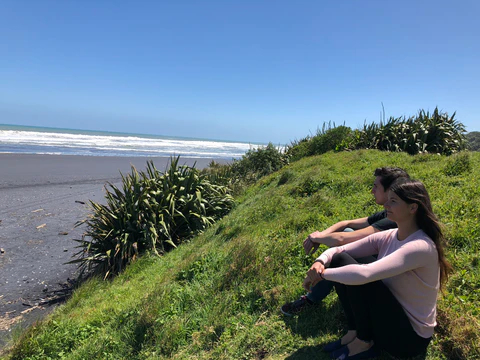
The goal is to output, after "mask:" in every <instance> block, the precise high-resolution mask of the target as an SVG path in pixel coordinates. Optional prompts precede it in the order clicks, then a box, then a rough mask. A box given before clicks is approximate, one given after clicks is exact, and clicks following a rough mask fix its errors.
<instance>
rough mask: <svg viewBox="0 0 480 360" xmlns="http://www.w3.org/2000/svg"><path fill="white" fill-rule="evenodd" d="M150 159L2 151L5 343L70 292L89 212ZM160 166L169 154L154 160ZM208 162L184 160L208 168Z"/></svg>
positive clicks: (0, 262) (0, 280)
mask: <svg viewBox="0 0 480 360" xmlns="http://www.w3.org/2000/svg"><path fill="white" fill-rule="evenodd" d="M147 160H150V158H140V157H129V158H127V157H87V156H62V155H24V154H0V348H2V347H3V346H4V345H5V343H6V342H7V341H8V339H9V337H10V334H11V331H12V329H13V327H15V326H27V325H29V324H31V323H33V322H34V321H35V320H38V319H41V318H43V317H44V316H45V315H46V314H47V313H48V312H50V311H51V310H52V309H53V308H54V307H55V306H57V305H58V304H59V303H61V302H62V301H63V299H64V297H65V294H68V293H69V291H70V289H71V285H72V282H73V280H74V279H75V277H76V265H72V264H70V265H66V264H65V263H66V262H68V261H70V260H72V256H73V254H74V253H75V252H76V251H78V249H76V248H75V247H76V246H77V243H76V242H75V241H73V239H80V238H81V236H82V233H83V232H84V230H85V228H84V226H80V227H75V224H76V223H77V222H78V221H80V220H83V219H85V218H86V216H87V215H88V213H89V212H90V210H89V207H88V202H89V200H93V201H95V202H103V201H104V185H105V183H106V182H110V183H113V184H116V185H119V184H120V182H121V176H120V172H121V173H123V174H127V173H129V172H130V170H131V165H134V166H135V167H136V168H137V170H144V169H145V166H146V164H147ZM151 160H153V161H154V164H155V166H156V167H157V169H159V170H160V171H164V170H165V169H166V167H167V166H168V164H169V161H170V159H169V158H151ZM210 161H211V160H209V159H188V158H180V164H181V165H183V164H186V165H189V166H193V164H194V163H196V167H197V168H204V167H207V166H208V164H209V163H210Z"/></svg>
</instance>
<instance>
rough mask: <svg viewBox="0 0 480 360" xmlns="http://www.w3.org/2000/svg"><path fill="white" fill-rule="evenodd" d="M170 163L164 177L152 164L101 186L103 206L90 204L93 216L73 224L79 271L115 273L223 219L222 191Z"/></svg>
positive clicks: (226, 196) (225, 196)
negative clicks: (79, 228) (81, 228)
mask: <svg viewBox="0 0 480 360" xmlns="http://www.w3.org/2000/svg"><path fill="white" fill-rule="evenodd" d="M178 161H179V157H177V158H175V159H171V161H170V167H169V169H168V170H167V171H166V172H165V173H161V172H160V171H158V170H157V169H156V168H155V166H154V164H153V162H152V161H150V162H148V163H147V170H146V172H138V171H137V170H136V169H135V168H134V167H132V169H131V173H130V174H128V175H126V176H123V175H122V188H121V189H120V188H117V187H116V186H115V185H113V184H108V186H106V188H105V189H106V195H105V198H106V204H105V205H103V204H99V203H96V202H93V201H90V205H91V208H92V210H93V214H92V215H91V216H90V217H89V218H88V219H86V220H83V221H81V222H79V223H78V224H77V225H80V224H83V223H86V224H87V230H86V232H85V234H84V235H83V237H82V239H80V240H76V241H78V242H79V243H80V245H79V247H80V248H81V250H80V251H79V252H78V253H77V254H75V255H76V256H77V259H75V260H73V261H72V262H71V263H78V264H79V267H80V269H81V271H82V272H83V271H86V270H87V271H92V272H93V273H99V274H102V275H103V276H104V277H105V278H107V277H109V276H112V275H115V274H118V273H119V272H121V271H122V270H123V269H124V268H125V266H126V265H127V264H128V263H129V262H131V261H132V260H134V259H135V258H136V257H137V256H138V255H139V254H141V253H143V252H145V251H152V252H154V253H156V254H161V253H164V252H165V251H168V250H170V249H172V248H175V247H176V246H177V245H178V244H180V243H181V242H182V241H184V240H186V239H189V238H190V237H192V236H194V235H196V234H198V233H200V232H202V231H203V230H204V229H206V228H207V227H208V226H210V225H212V224H213V223H214V222H215V221H216V220H218V219H219V218H221V217H222V216H224V215H225V214H227V213H228V212H229V211H230V209H231V208H232V206H233V204H234V200H233V197H232V196H231V195H230V190H229V188H228V187H226V186H222V185H216V184H213V183H211V182H210V181H209V180H208V179H207V177H206V176H205V175H202V174H201V173H200V172H199V171H198V170H197V169H195V168H194V167H188V166H178Z"/></svg>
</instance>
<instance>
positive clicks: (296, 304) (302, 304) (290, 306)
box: [280, 295, 313, 316]
mask: <svg viewBox="0 0 480 360" xmlns="http://www.w3.org/2000/svg"><path fill="white" fill-rule="evenodd" d="M312 305H313V302H312V301H311V300H309V299H308V298H307V297H306V296H305V295H303V296H302V297H300V299H298V300H295V301H293V302H289V303H286V304H285V305H283V306H282V307H281V308H280V311H281V312H282V313H283V314H284V315H287V316H292V315H295V314H298V313H299V312H301V311H303V310H304V309H306V308H307V307H310V306H312Z"/></svg>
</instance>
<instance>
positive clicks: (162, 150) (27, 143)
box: [0, 128, 261, 159]
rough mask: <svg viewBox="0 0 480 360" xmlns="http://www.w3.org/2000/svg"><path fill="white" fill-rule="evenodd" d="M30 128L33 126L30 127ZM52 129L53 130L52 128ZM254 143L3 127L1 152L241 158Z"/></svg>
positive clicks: (0, 135) (0, 131)
mask: <svg viewBox="0 0 480 360" xmlns="http://www.w3.org/2000/svg"><path fill="white" fill-rule="evenodd" d="M29 129H31V128H29ZM50 130H52V129H50ZM258 146H261V145H252V144H249V143H242V142H227V141H213V140H196V139H183V138H168V137H160V136H139V135H129V134H125V135H123V134H121V135H120V134H115V135H109V134H107V133H98V132H97V133H94V134H85V133H75V132H74V131H73V132H72V133H69V132H66V131H65V130H61V131H60V129H59V132H56V131H45V130H43V131H31V130H28V131H23V130H16V129H15V130H8V129H4V130H2V129H0V152H15V153H38V154H39V153H42V154H46V153H50V154H52V153H55V154H58V153H60V154H74V155H113V156H170V155H183V156H188V157H203V158H227V159H231V158H239V157H241V156H242V155H244V154H245V152H246V151H248V150H249V149H251V148H256V147H258Z"/></svg>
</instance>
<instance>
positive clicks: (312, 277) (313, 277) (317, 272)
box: [303, 261, 325, 292]
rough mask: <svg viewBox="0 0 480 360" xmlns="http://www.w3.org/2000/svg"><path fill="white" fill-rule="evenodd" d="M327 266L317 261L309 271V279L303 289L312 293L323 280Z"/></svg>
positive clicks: (306, 279) (304, 283) (304, 282)
mask: <svg viewBox="0 0 480 360" xmlns="http://www.w3.org/2000/svg"><path fill="white" fill-rule="evenodd" d="M324 270H325V266H324V265H323V264H322V263H321V262H320V261H315V262H314V263H313V265H312V266H311V267H310V269H309V270H308V271H307V277H306V278H305V280H303V288H304V289H305V290H307V291H308V292H312V287H314V286H315V285H317V284H318V283H319V282H320V281H322V280H323V277H322V274H323V271H324Z"/></svg>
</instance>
